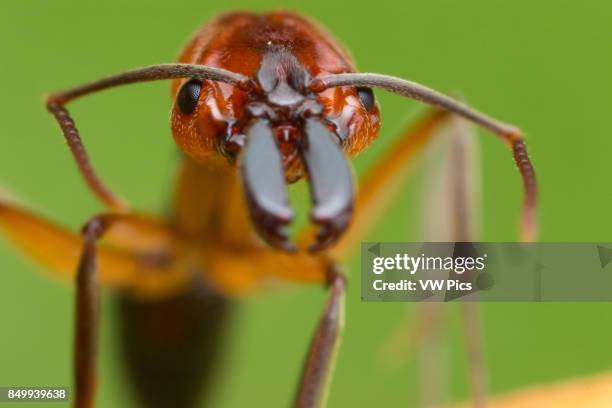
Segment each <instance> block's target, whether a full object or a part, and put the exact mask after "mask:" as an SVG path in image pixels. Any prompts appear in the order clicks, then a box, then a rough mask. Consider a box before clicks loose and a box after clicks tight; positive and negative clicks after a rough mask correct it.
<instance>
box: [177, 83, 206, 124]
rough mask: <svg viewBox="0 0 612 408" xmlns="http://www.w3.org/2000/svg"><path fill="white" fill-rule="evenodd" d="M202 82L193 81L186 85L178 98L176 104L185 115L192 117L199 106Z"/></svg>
mask: <svg viewBox="0 0 612 408" xmlns="http://www.w3.org/2000/svg"><path fill="white" fill-rule="evenodd" d="M201 89H202V81H199V80H197V79H192V80H190V81H189V82H187V83H185V85H183V87H182V88H181V90H180V91H179V93H178V95H177V97H176V104H177V105H178V107H179V109H180V111H181V112H182V113H183V114H185V115H190V114H192V113H193V111H194V110H195V108H196V106H197V105H198V100H199V99H200V90H201Z"/></svg>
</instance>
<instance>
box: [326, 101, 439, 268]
mask: <svg viewBox="0 0 612 408" xmlns="http://www.w3.org/2000/svg"><path fill="white" fill-rule="evenodd" d="M449 117H450V114H449V113H448V112H446V111H442V110H433V109H430V110H428V111H427V112H426V113H425V114H424V115H422V116H421V117H420V118H419V119H418V120H417V122H416V123H415V124H411V125H410V126H409V127H408V128H407V129H405V130H404V131H403V132H402V136H401V137H400V138H399V139H398V140H397V141H396V142H395V143H394V144H393V145H392V146H391V147H390V148H389V150H387V152H386V153H384V154H383V157H381V158H380V160H379V161H378V164H376V165H375V166H374V167H373V168H372V169H371V170H369V172H368V173H366V175H365V176H364V179H363V180H362V181H361V182H360V185H359V194H357V199H356V201H355V211H354V215H353V220H352V221H351V225H350V226H349V229H348V230H347V232H346V233H345V234H344V237H343V238H342V239H341V240H340V241H339V242H338V245H337V246H336V247H334V248H331V250H330V252H331V254H332V256H333V257H334V258H336V259H337V258H339V257H344V256H346V255H348V254H349V252H350V251H353V250H355V249H356V248H359V241H360V240H361V238H362V237H364V236H365V235H366V234H367V232H368V231H369V230H370V228H372V227H373V226H374V225H376V222H377V221H378V219H379V216H380V215H381V214H382V213H383V212H384V210H385V208H386V206H387V205H388V204H389V203H390V202H391V200H392V199H393V196H394V195H395V194H396V193H397V190H398V189H399V188H400V187H401V185H402V183H403V181H404V180H405V178H406V177H407V176H408V175H409V171H408V170H409V167H410V166H411V165H412V164H413V161H414V158H415V156H416V155H417V154H418V153H420V152H421V151H422V150H423V148H424V146H425V145H426V144H427V143H428V142H429V141H430V140H431V139H432V138H433V137H434V136H435V135H436V134H437V133H438V131H439V129H440V127H441V126H442V125H443V124H444V123H446V122H447V120H448V118H449Z"/></svg>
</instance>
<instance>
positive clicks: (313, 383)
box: [295, 266, 346, 408]
mask: <svg viewBox="0 0 612 408" xmlns="http://www.w3.org/2000/svg"><path fill="white" fill-rule="evenodd" d="M328 276H329V297H328V298H327V303H326V304H325V309H324V310H323V315H322V316H321V320H320V321H319V324H318V326H317V329H316V331H315V334H314V337H313V338H312V342H311V344H310V350H309V351H308V356H307V357H306V363H305V365H304V369H303V371H302V379H301V382H300V388H299V391H298V395H297V398H296V401H295V407H297V408H318V407H324V406H325V404H326V402H327V394H328V391H329V383H330V379H331V376H332V372H333V369H334V364H335V357H336V353H337V350H338V346H339V344H340V336H341V333H342V329H343V326H344V293H345V289H346V278H345V277H344V276H343V275H342V274H341V273H340V272H339V271H338V270H337V268H336V267H335V266H330V267H329V269H328Z"/></svg>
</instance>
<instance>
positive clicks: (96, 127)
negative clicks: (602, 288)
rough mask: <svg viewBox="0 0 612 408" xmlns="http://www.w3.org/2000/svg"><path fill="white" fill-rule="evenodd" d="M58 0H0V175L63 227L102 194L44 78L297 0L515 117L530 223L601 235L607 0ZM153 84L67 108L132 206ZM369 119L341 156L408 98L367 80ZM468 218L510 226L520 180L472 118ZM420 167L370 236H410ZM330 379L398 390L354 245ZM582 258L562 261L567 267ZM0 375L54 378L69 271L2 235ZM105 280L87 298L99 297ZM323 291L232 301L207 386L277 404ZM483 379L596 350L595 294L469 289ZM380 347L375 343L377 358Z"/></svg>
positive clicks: (164, 108) (388, 307)
mask: <svg viewBox="0 0 612 408" xmlns="http://www.w3.org/2000/svg"><path fill="white" fill-rule="evenodd" d="M98 3H101V2H96V1H76V0H75V1H66V0H55V1H53V2H47V1H32V2H27V4H25V3H23V2H7V1H5V2H2V5H0V38H1V40H0V52H1V62H0V83H1V87H0V89H1V90H2V94H1V98H0V112H1V115H2V119H1V120H0V140H1V142H0V185H2V186H3V187H5V188H7V189H8V190H10V191H13V192H14V193H16V194H17V195H18V196H20V197H22V198H24V199H25V200H26V201H27V202H28V203H31V204H32V206H33V208H35V209H37V210H39V211H41V212H42V213H44V214H47V215H49V216H51V217H53V218H54V219H56V220H58V221H59V222H61V223H62V224H65V225H68V226H70V227H72V228H75V229H76V228H77V227H78V226H79V225H80V224H81V223H82V222H83V221H84V220H85V219H86V218H87V217H88V216H89V215H91V214H92V213H94V212H96V211H99V210H100V209H101V207H100V206H99V205H98V204H97V203H96V201H95V200H94V199H93V198H92V196H91V194H89V192H88V191H87V190H86V188H85V186H84V184H83V182H82V181H81V179H80V176H79V174H78V173H77V171H76V168H75V165H74V164H73V162H72V160H71V157H70V155H69V153H68V149H67V148H66V146H65V144H64V142H63V140H62V136H61V134H60V131H59V129H58V128H57V125H56V123H55V122H54V121H53V119H52V118H51V116H50V115H48V114H47V113H46V112H45V110H44V109H43V105H42V103H41V100H42V95H43V94H44V93H46V92H49V91H51V90H56V89H60V88H64V87H67V86H70V85H74V84H79V83H82V82H85V81H88V80H91V79H95V78H98V77H100V76H102V75H106V74H109V73H114V72H118V71H121V70H124V69H127V68H131V67H136V66H142V65H147V64H153V63H160V62H170V61H172V60H173V59H174V57H175V56H176V55H177V53H178V52H179V50H180V49H181V47H182V46H183V44H184V43H185V42H186V39H187V38H188V37H189V35H190V34H191V33H192V32H193V31H194V30H195V29H196V28H197V27H198V26H199V25H201V24H202V23H203V22H205V21H206V20H207V19H209V18H210V17H211V16H213V15H215V14H216V13H218V12H220V11H222V10H229V9H236V8H246V9H256V10H265V9H269V8H278V7H283V8H290V9H295V10H298V11H300V12H303V13H305V14H307V15H310V16H312V17H314V18H316V19H317V20H319V21H320V22H321V23H323V24H324V25H325V26H327V27H328V28H329V29H330V30H331V31H332V32H333V33H335V34H336V36H337V37H338V38H340V39H341V40H342V41H343V42H344V43H345V44H347V45H348V47H349V48H350V49H351V50H352V52H353V54H354V56H355V58H356V60H357V63H358V66H359V68H360V69H361V70H362V71H375V72H383V73H388V74H394V75H398V76H402V77H406V78H410V79H412V80H416V81H420V82H422V83H425V84H428V85H430V86H433V87H435V88H437V89H440V90H444V91H451V92H452V91H460V92H461V93H462V94H463V95H464V96H465V97H466V98H467V99H468V100H469V101H470V103H472V104H473V105H474V106H476V107H478V108H480V109H482V110H484V111H485V112H487V113H489V114H491V115H493V116H496V117H499V118H501V119H503V120H507V121H510V122H512V123H515V124H517V125H519V126H521V127H522V128H523V129H524V130H525V132H526V134H527V136H528V147H529V149H530V152H531V157H532V159H533V161H534V164H535V166H536V169H537V173H538V177H539V182H540V186H541V210H540V221H541V227H542V233H541V238H542V240H544V241H606V240H607V241H610V240H611V239H612V238H611V237H612V217H610V216H609V210H610V204H611V203H612V190H611V189H610V187H609V176H610V174H611V172H612V161H611V160H610V157H611V156H610V151H611V149H612V137H610V133H611V131H610V107H611V106H612V103H611V102H610V95H612V75H611V73H612V53H611V51H612V24H611V21H612V3H611V2H609V1H605V0H598V1H594V0H586V1H581V2H576V1H569V0H554V1H553V0H546V1H544V0H540V1H532V0H515V1H512V2H508V1H490V0H464V1H454V0H438V1H424V0H423V1H406V2H399V1H398V2H386V1H382V0H379V1H376V2H374V3H359V2H355V1H352V2H348V1H323V0H309V1H301V2H299V1H284V2H279V1H273V0H271V1H265V0H252V1H241V2H238V1H228V2H204V1H184V2H180V4H179V2H167V1H161V0H155V1H153V0H149V1H137V2H129V3H128V2H125V1H119V0H114V1H106V2H104V4H103V5H102V4H98ZM168 87H169V84H168V83H163V82H162V83H153V84H146V85H138V86H131V87H127V88H122V89H117V90H115V91H112V92H107V93H103V94H100V95H97V96H95V97H91V98H88V99H85V100H83V101H78V102H76V103H74V104H73V105H71V110H72V113H73V115H74V117H75V118H76V119H77V123H78V124H79V127H80V129H81V131H82V134H83V135H84V139H85V142H86V145H87V147H88V148H89V151H90V152H91V154H92V156H93V160H94V162H95V164H96V166H97V167H98V169H99V171H100V172H101V173H102V174H103V176H104V178H105V179H106V180H107V181H108V182H109V184H110V185H112V186H113V187H115V188H116V189H117V190H119V191H120V192H122V193H124V195H125V196H127V197H128V198H129V199H130V200H132V202H133V203H135V205H137V206H138V207H140V208H145V209H151V210H155V211H159V210H160V209H162V208H163V207H164V205H165V204H166V203H167V202H168V191H169V186H170V185H171V182H172V177H173V176H172V174H173V171H174V166H175V162H176V153H175V148H174V146H173V142H172V140H171V136H170V131H169V124H168V116H169V115H168V113H169V107H170V100H169V91H168ZM377 96H378V99H379V101H380V103H381V105H382V110H383V128H382V132H381V135H380V137H379V139H378V140H377V141H376V143H375V144H374V145H373V147H372V148H371V149H370V150H368V151H367V152H366V153H364V154H363V155H361V156H360V157H358V158H357V159H356V160H355V165H356V167H357V169H358V172H359V173H360V174H363V172H364V171H365V170H366V169H367V168H368V167H370V166H371V165H372V164H373V163H374V162H375V161H376V159H377V157H379V156H380V154H381V153H382V152H383V151H384V149H385V147H387V146H389V144H390V143H391V142H392V141H393V139H394V136H396V133H397V131H398V130H399V129H400V128H401V126H402V125H403V124H404V123H405V122H406V121H407V120H408V119H409V118H410V117H411V116H412V115H413V114H414V112H415V111H416V110H417V109H419V108H418V104H416V103H414V102H411V101H406V100H403V99H401V98H399V97H396V96H393V95H390V94H386V93H383V92H378V93H377ZM479 136H480V137H479V142H480V143H481V146H482V161H483V165H482V166H483V205H482V208H483V214H482V217H483V225H484V228H483V238H484V240H489V241H504V240H506V241H512V240H516V239H517V234H516V230H517V228H516V225H517V221H518V211H519V205H520V201H521V190H520V183H519V178H518V175H517V172H516V169H515V167H514V165H513V163H512V160H511V156H510V154H509V152H508V151H507V150H506V148H505V147H504V146H503V145H502V143H500V142H499V141H498V140H496V139H495V138H494V137H491V136H490V135H489V134H486V133H484V132H480V131H479ZM420 193H421V188H420V186H419V177H418V174H417V175H416V177H414V178H412V179H411V181H410V183H409V184H407V186H406V188H405V189H404V190H403V192H402V193H401V195H400V197H399V199H398V200H396V202H395V204H394V206H393V208H392V209H391V210H390V211H389V212H388V213H387V214H386V215H385V217H384V219H383V220H382V221H381V222H380V224H379V226H378V228H377V229H376V230H375V231H374V232H373V233H372V234H371V235H370V236H368V237H367V240H370V241H373V240H418V239H419V237H418V225H419V224H418V222H419V220H418V214H419V208H418V206H419V203H420V197H419V195H420ZM347 266H348V267H349V270H350V271H352V273H351V277H352V280H353V285H352V286H351V287H350V290H349V294H348V302H347V322H346V331H345V336H344V343H343V345H342V348H341V351H340V355H339V360H338V367H337V370H336V374H335V379H334V383H333V388H332V392H331V396H330V406H331V407H344V406H373V405H375V406H384V405H387V406H414V404H415V403H416V399H417V398H416V391H417V383H418V379H417V371H416V367H415V359H414V355H411V353H410V352H406V353H405V354H403V353H397V354H396V355H394V357H392V358H391V359H389V358H388V357H385V353H384V351H382V350H385V347H387V346H386V344H388V343H389V341H390V338H392V336H393V334H392V333H394V332H395V331H397V330H398V328H399V327H401V325H402V324H406V323H405V321H406V316H407V314H408V315H409V314H410V313H411V312H414V308H413V307H412V306H411V305H406V304H362V303H361V302H360V294H359V285H358V284H356V283H357V282H358V278H359V276H358V268H359V262H358V260H357V259H356V258H355V259H353V260H352V261H351V262H349V263H348V265H347ZM578 272H579V271H578ZM0 276H1V278H0V321H1V328H0V385H2V386H8V385H24V386H38V385H55V386H67V385H70V383H71V372H70V371H71V362H70V355H71V343H72V332H71V330H72V329H71V328H72V314H73V311H72V290H71V288H70V287H69V286H68V285H66V284H63V283H58V282H55V281H53V280H50V279H49V278H48V277H47V276H46V275H45V274H44V273H42V272H41V271H39V270H37V268H36V267H35V266H33V265H32V264H31V263H29V262H28V261H26V260H24V259H23V258H22V257H21V256H19V255H18V254H17V253H15V251H14V250H13V248H11V247H10V245H8V244H7V243H6V241H4V240H1V241H0ZM109 299H110V296H109V294H108V293H107V294H106V296H105V300H104V306H110V303H111V302H110V300H109ZM323 301H324V291H323V290H322V289H321V288H319V287H306V288H289V289H288V290H285V291H279V292H275V293H267V294H262V295H259V296H254V297H252V298H249V299H245V300H244V301H242V307H241V308H240V313H239V314H238V316H237V319H236V321H235V325H234V326H233V336H232V339H231V342H230V344H229V345H228V355H227V360H226V369H225V375H224V377H223V380H222V381H221V382H220V385H219V387H217V389H216V394H215V395H214V401H215V406H220V407H240V406H270V407H277V406H286V405H287V403H288V401H290V399H291V397H292V395H293V393H294V390H295V384H296V380H297V378H298V374H299V369H300V365H301V363H302V360H303V357H304V353H305V350H306V347H307V344H308V342H309V338H310V335H311V332H312V329H313V327H314V325H315V322H316V320H317V318H318V315H319V311H320V309H321V306H322V303H323ZM445 309H446V311H447V312H448V316H449V323H448V332H447V335H448V347H449V349H450V352H451V353H450V356H451V364H450V365H449V367H448V368H449V370H450V371H449V374H450V378H451V388H450V396H451V397H452V399H453V400H461V399H464V398H466V397H467V395H468V387H467V380H466V375H465V353H464V350H463V347H464V346H463V338H462V331H461V319H460V316H459V309H458V307H457V306H456V305H445ZM481 311H482V315H483V318H484V321H483V332H484V341H485V350H484V352H485V356H486V361H487V367H488V370H489V385H490V389H491V390H492V391H493V392H494V393H499V392H505V391H509V390H512V389H516V388H519V387H522V386H526V385H528V384H536V383H542V382H550V381H554V380H557V379H562V378H569V377H573V376H579V375H585V374H588V373H594V372H599V371H603V370H606V369H610V368H612V357H611V358H608V356H609V353H608V349H609V345H610V343H611V342H612V330H611V329H610V325H609V316H610V313H612V305H609V304H524V303H523V304H486V305H483V306H482V308H481ZM113 319H114V316H113V315H112V308H110V307H106V308H105V309H104V314H103V327H102V343H101V359H100V361H101V363H100V364H101V384H100V393H99V401H100V406H104V407H107V406H114V407H120V406H126V403H125V399H126V398H127V397H126V395H128V391H127V389H126V386H125V381H124V377H123V374H122V373H121V369H120V365H119V364H118V361H117V358H116V348H117V347H116V343H115V337H116V328H115V326H114V324H113V323H114V321H113ZM390 360H391V361H390Z"/></svg>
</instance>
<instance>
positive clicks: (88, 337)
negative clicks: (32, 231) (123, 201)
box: [73, 215, 115, 408]
mask: <svg viewBox="0 0 612 408" xmlns="http://www.w3.org/2000/svg"><path fill="white" fill-rule="evenodd" d="M114 220H115V218H114V216H113V215H97V216H94V217H93V218H92V219H90V220H89V221H88V222H87V223H86V224H85V226H84V227H83V230H82V234H83V250H82V253H81V259H80V261H79V266H78V268H77V275H76V301H75V322H76V327H75V333H74V335H75V337H74V382H75V395H74V405H73V406H74V407H75V408H91V407H93V406H94V400H95V391H96V358H97V351H98V329H99V323H100V310H99V309H100V288H99V283H98V276H97V275H98V273H97V272H98V265H97V259H96V258H97V251H96V245H97V241H98V240H99V239H100V238H101V237H102V235H103V234H104V232H105V231H106V230H107V229H108V227H109V226H110V224H112V223H113V221H114Z"/></svg>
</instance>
